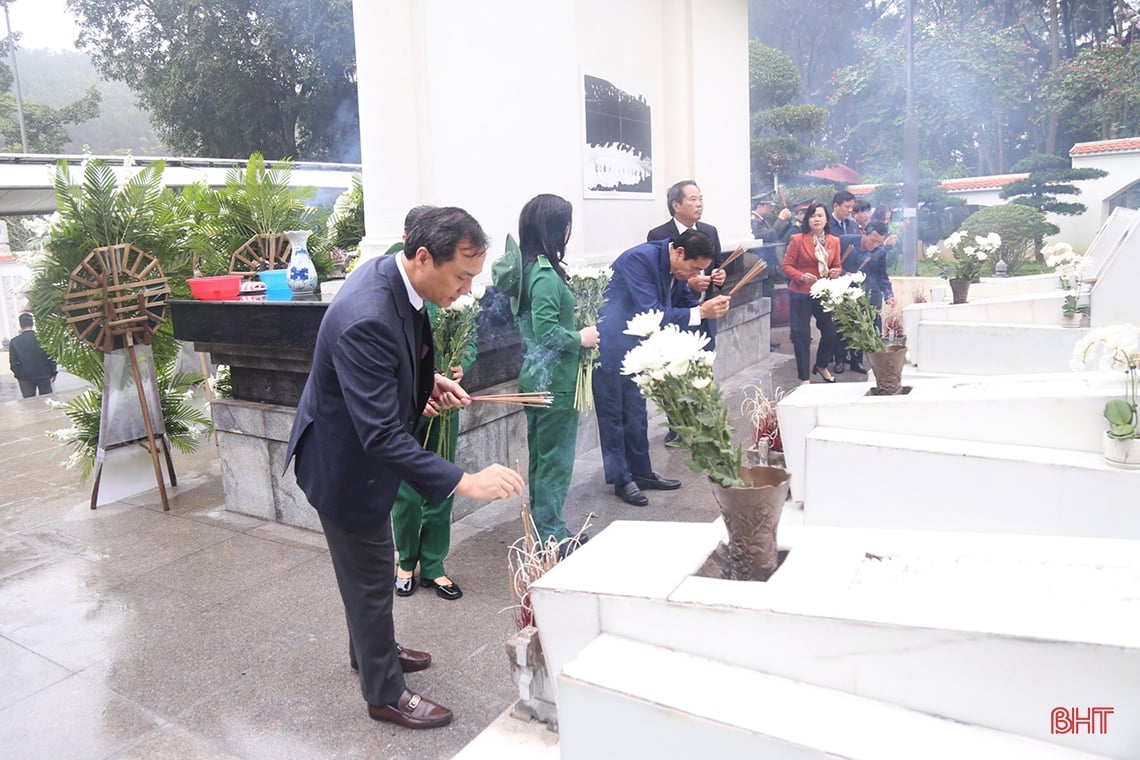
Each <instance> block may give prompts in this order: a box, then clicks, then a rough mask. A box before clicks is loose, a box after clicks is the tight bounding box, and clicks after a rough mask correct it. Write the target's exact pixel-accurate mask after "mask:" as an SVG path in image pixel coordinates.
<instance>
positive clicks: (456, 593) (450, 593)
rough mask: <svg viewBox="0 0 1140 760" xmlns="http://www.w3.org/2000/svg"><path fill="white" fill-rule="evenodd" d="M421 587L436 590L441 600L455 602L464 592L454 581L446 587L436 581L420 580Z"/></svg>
mask: <svg viewBox="0 0 1140 760" xmlns="http://www.w3.org/2000/svg"><path fill="white" fill-rule="evenodd" d="M420 585H421V586H423V587H424V588H434V589H435V593H436V594H438V595H439V598H440V599H447V600H449V601H454V600H455V599H458V598H459V597H461V596H463V592H462V591H461V590H460V589H459V586H458V585H456V583H455V581H452V582H451V583H448V584H447V585H446V586H445V585H443V584H442V583H436V582H435V581H434V580H428V579H427V578H420Z"/></svg>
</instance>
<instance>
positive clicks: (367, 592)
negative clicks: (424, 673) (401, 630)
mask: <svg viewBox="0 0 1140 760" xmlns="http://www.w3.org/2000/svg"><path fill="white" fill-rule="evenodd" d="M383 523H384V527H383V529H382V530H380V531H379V532H377V533H375V534H372V535H364V534H360V533H352V532H350V531H347V530H345V529H344V528H341V527H340V526H338V525H336V524H335V523H332V522H329V521H328V520H326V519H325V518H324V517H323V516H322V517H321V527H322V528H324V531H325V541H327V542H328V546H329V555H330V556H331V557H332V564H333V571H334V572H335V573H336V582H337V586H339V587H340V598H341V600H342V601H343V602H344V617H345V621H346V622H347V623H348V655H349V660H350V661H351V662H355V663H356V664H357V666H358V667H359V668H360V674H359V675H360V691H361V694H363V695H364V701H366V702H367V703H368V704H370V705H377V706H379V705H387V704H391V703H393V702H395V701H396V700H397V699H399V697H400V695H401V694H403V693H404V689H405V685H404V672H403V670H401V669H400V658H399V654H398V652H397V651H396V630H395V625H394V623H393V622H392V598H393V591H394V584H395V582H396V558H395V544H394V542H393V540H392V523H391V521H390V520H387V519H385V520H384V521H383Z"/></svg>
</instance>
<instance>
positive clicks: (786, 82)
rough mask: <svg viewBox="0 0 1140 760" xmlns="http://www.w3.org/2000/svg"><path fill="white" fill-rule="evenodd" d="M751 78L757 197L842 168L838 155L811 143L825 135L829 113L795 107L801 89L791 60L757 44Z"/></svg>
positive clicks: (751, 59) (753, 44) (753, 47)
mask: <svg viewBox="0 0 1140 760" xmlns="http://www.w3.org/2000/svg"><path fill="white" fill-rule="evenodd" d="M748 77H749V100H750V103H751V106H752V190H753V192H757V191H759V190H761V189H763V188H769V187H772V184H773V180H774V179H777V178H779V177H780V176H785V175H787V174H791V173H800V172H805V171H811V170H813V169H820V168H823V167H824V166H828V165H830V164H834V163H838V160H839V156H838V154H836V153H835V151H832V150H828V149H826V148H823V147H820V146H817V145H813V144H812V143H813V142H814V141H815V140H816V139H817V138H818V137H819V136H820V135H821V134H822V133H823V131H824V127H825V126H826V123H827V109H825V108H822V107H820V106H813V105H807V104H795V103H793V101H794V100H796V99H798V98H799V97H800V94H801V90H802V84H801V79H800V75H799V72H798V71H797V70H796V67H795V66H794V65H793V64H792V61H791V59H790V58H788V56H786V55H784V54H783V53H781V52H780V51H779V50H776V49H775V48H770V47H768V46H766V45H762V44H760V43H759V42H756V41H755V40H752V41H751V42H749V43H748Z"/></svg>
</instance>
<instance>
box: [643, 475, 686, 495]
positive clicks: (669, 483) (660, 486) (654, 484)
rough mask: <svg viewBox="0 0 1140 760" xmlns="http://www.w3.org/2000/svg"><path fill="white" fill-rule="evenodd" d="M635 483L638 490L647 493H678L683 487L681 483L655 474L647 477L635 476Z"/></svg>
mask: <svg viewBox="0 0 1140 760" xmlns="http://www.w3.org/2000/svg"><path fill="white" fill-rule="evenodd" d="M633 482H634V483H637V487H638V488H640V489H642V490H645V491H676V490H677V489H678V488H680V487H681V481H679V480H670V479H669V478H663V477H661V476H660V475H658V474H657V473H655V472H651V473H649V474H648V475H645V476H642V475H634V476H633Z"/></svg>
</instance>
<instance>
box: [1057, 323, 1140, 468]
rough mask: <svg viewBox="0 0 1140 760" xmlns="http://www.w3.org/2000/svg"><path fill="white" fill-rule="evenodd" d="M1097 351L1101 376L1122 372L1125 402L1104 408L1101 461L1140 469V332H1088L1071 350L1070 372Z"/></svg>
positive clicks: (1117, 328)
mask: <svg viewBox="0 0 1140 760" xmlns="http://www.w3.org/2000/svg"><path fill="white" fill-rule="evenodd" d="M1098 348H1099V349H1100V363H1099V368H1100V370H1101V371H1103V372H1124V373H1125V375H1126V378H1127V379H1126V380H1125V386H1124V398H1116V399H1112V400H1111V401H1109V402H1108V403H1107V404H1105V405H1104V418H1105V419H1106V420H1108V425H1109V428H1108V430H1106V431H1105V433H1104V460H1105V461H1106V462H1107V463H1108V464H1110V465H1113V466H1115V467H1124V468H1128V469H1140V419H1138V418H1137V411H1136V403H1137V388H1138V386H1140V328H1137V327H1133V326H1132V325H1109V326H1107V327H1097V328H1095V329H1093V330H1090V331H1089V333H1088V335H1086V336H1084V337H1083V338H1081V339H1080V340H1079V341H1077V345H1076V347H1075V348H1074V349H1073V360H1072V368H1073V369H1074V370H1077V371H1080V370H1082V369H1084V368H1085V366H1086V364H1087V363H1088V360H1089V358H1090V356H1091V354H1093V353H1094V351H1095V350H1096V349H1098Z"/></svg>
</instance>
